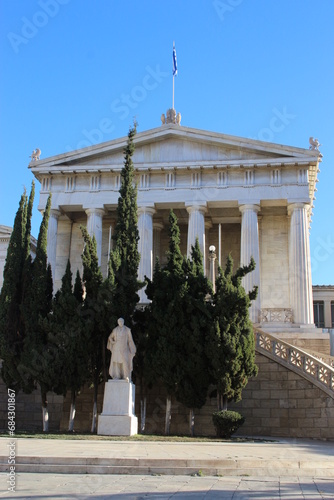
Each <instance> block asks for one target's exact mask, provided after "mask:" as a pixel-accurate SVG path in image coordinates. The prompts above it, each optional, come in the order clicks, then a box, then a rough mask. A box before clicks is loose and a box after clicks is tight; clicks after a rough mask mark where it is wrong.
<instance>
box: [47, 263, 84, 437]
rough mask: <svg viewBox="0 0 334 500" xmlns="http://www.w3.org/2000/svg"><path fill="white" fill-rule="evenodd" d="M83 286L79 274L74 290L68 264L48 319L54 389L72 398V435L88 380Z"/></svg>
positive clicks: (70, 429)
mask: <svg viewBox="0 0 334 500" xmlns="http://www.w3.org/2000/svg"><path fill="white" fill-rule="evenodd" d="M82 294H83V290H82V283H81V278H80V274H79V272H77V275H76V280H75V286H74V290H72V272H71V265H70V262H69V261H68V263H67V266H66V271H65V274H64V276H63V278H62V286H61V288H60V289H59V290H58V292H57V293H56V295H55V297H54V300H53V306H52V314H50V315H49V317H48V328H49V338H48V344H49V349H50V351H51V352H52V365H53V367H54V375H55V386H54V391H55V392H56V393H58V394H63V395H64V396H65V395H66V393H67V391H70V394H71V409H70V418H69V427H68V430H69V431H73V428H74V417H75V401H76V396H77V394H78V392H79V391H80V389H81V388H82V386H83V385H84V383H85V382H86V381H87V379H88V370H89V368H88V364H89V362H88V361H89V351H88V348H87V345H88V341H89V339H88V337H87V331H86V329H85V327H84V323H83V319H82V315H81V308H82V300H83V299H82Z"/></svg>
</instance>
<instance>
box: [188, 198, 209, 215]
mask: <svg viewBox="0 0 334 500" xmlns="http://www.w3.org/2000/svg"><path fill="white" fill-rule="evenodd" d="M185 207H186V209H187V212H188V214H191V213H193V212H200V213H201V214H205V213H206V212H207V204H206V201H203V202H198V203H191V202H187V203H185Z"/></svg>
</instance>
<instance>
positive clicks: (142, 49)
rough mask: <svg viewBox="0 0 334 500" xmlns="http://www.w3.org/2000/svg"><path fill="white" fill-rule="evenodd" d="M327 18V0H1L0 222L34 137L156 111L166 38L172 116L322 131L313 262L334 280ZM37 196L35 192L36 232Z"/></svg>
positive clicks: (332, 72) (58, 149) (333, 40)
mask: <svg viewBox="0 0 334 500" xmlns="http://www.w3.org/2000/svg"><path fill="white" fill-rule="evenodd" d="M333 23H334V2H333V1H332V0H319V1H318V2H314V1H311V0H221V1H217V0H208V1H203V0H202V1H201V0H191V1H190V0H182V2H181V1H176V0H169V1H160V2H158V1H157V0H141V1H135V0H131V1H130V0H122V1H116V0H99V1H93V0H2V1H1V2H0V36H1V45H0V51H1V59H0V60H1V77H0V85H1V87H0V103H1V107H0V113H1V121H0V127H1V128H0V147H1V182H0V186H1V191H0V224H4V225H8V226H12V224H13V220H14V217H15V213H16V210H17V207H18V202H19V199H20V196H21V194H22V192H23V189H24V187H26V188H27V190H28V191H29V190H30V185H31V181H32V179H33V176H32V174H31V172H30V171H29V170H28V163H29V155H30V154H31V152H32V150H33V149H35V148H37V147H38V148H40V149H41V150H42V156H41V157H42V158H45V157H48V156H52V155H56V154H60V153H63V152H65V151H67V150H71V149H77V148H79V147H83V146H87V145H89V144H95V143H98V142H103V141H108V140H111V139H114V138H117V137H122V136H124V135H126V134H127V132H128V129H129V126H130V124H131V123H132V120H133V117H134V116H135V117H136V119H137V121H138V130H139V131H143V130H147V129H150V128H154V127H157V126H159V125H160V115H161V113H162V112H165V111H166V110H167V109H168V108H169V107H171V105H172V76H171V71H172V46H173V40H175V44H176V52H177V61H178V76H177V78H176V79H175V108H176V110H177V111H180V112H181V114H182V125H184V126H189V127H194V128H200V129H204V130H213V131H216V132H221V133H226V134H231V135H237V136H242V137H250V138H258V139H261V140H269V141H271V142H276V143H279V144H287V145H291V146H297V147H303V148H308V147H309V142H308V140H309V137H310V136H313V137H316V138H318V139H319V141H320V143H321V144H322V146H321V152H322V154H323V162H322V164H321V165H320V169H321V173H320V174H319V183H318V185H317V188H318V192H317V193H316V200H315V202H314V205H315V209H314V215H313V218H312V220H313V222H312V228H311V240H310V241H311V258H312V274H313V283H314V284H334V225H333V198H334V191H333V186H334V127H333V121H334V97H333V95H334V94H333V89H334V50H333V49H334V29H333ZM149 75H150V76H149ZM277 114H280V115H281V116H282V115H283V117H284V118H283V120H282V127H280V130H279V131H277V130H275V131H274V130H272V128H271V123H273V122H272V118H273V117H275V116H277ZM275 123H276V122H275ZM38 191H39V184H38V183H37V192H38ZM37 204H38V193H37V196H36V200H35V210H34V214H33V227H32V232H33V235H34V236H36V237H37V235H38V230H39V225H40V221H41V216H40V214H39V213H38V211H37V208H36V207H37Z"/></svg>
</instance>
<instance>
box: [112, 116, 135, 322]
mask: <svg viewBox="0 0 334 500" xmlns="http://www.w3.org/2000/svg"><path fill="white" fill-rule="evenodd" d="M136 127H137V125H136V123H134V126H133V127H132V128H130V130H129V133H128V141H127V145H126V147H125V149H124V166H123V168H122V172H121V188H120V196H119V198H118V206H117V223H116V227H115V232H114V235H113V240H114V248H113V250H112V251H111V252H110V261H109V262H110V266H109V273H110V274H111V275H112V276H113V280H114V282H115V289H114V298H113V311H114V316H116V317H117V318H119V317H122V318H124V320H125V324H126V325H128V326H129V327H132V316H133V314H134V311H135V307H136V304H137V303H138V300H139V297H138V294H137V292H138V290H139V289H140V288H141V287H142V286H143V283H140V282H139V281H138V266H139V261H140V255H139V252H138V241H139V232H138V226H137V224H138V215H137V186H136V184H135V179H134V166H133V161H132V156H133V153H134V150H135V145H134V142H133V140H134V137H135V135H136V132H137V128H136Z"/></svg>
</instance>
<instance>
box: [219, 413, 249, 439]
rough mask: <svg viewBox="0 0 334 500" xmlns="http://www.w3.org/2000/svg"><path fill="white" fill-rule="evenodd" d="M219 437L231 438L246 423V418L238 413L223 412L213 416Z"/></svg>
mask: <svg viewBox="0 0 334 500" xmlns="http://www.w3.org/2000/svg"><path fill="white" fill-rule="evenodd" d="M212 420H213V425H214V426H215V428H216V432H217V436H218V437H221V438H230V437H231V436H232V434H234V433H235V432H236V431H237V430H238V429H239V427H241V426H242V424H243V423H244V422H245V418H244V417H243V416H242V415H240V413H238V412H236V411H230V410H222V411H215V412H214V413H213V414H212Z"/></svg>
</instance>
